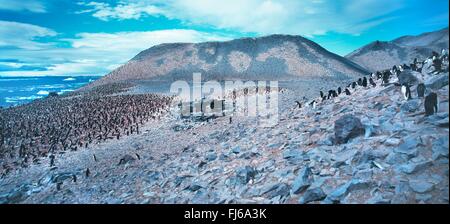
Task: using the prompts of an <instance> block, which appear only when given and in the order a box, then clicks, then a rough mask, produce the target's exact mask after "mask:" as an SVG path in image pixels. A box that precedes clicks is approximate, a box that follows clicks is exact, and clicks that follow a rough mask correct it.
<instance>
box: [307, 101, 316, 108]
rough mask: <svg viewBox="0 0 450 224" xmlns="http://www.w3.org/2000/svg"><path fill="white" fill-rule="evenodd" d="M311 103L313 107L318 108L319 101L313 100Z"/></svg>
mask: <svg viewBox="0 0 450 224" xmlns="http://www.w3.org/2000/svg"><path fill="white" fill-rule="evenodd" d="M309 105H310V106H312V108H313V109H316V105H317V103H316V101H315V100H313V101H312V102H311V103H309Z"/></svg>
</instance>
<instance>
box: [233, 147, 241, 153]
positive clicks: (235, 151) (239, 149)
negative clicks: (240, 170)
mask: <svg viewBox="0 0 450 224" xmlns="http://www.w3.org/2000/svg"><path fill="white" fill-rule="evenodd" d="M231 152H232V153H234V154H239V153H240V152H241V147H239V146H236V147H234V148H233V149H232V150H231Z"/></svg>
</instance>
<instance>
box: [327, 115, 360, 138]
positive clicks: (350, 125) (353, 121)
mask: <svg viewBox="0 0 450 224" xmlns="http://www.w3.org/2000/svg"><path fill="white" fill-rule="evenodd" d="M364 132H365V130H364V127H363V125H362V123H361V121H360V120H359V118H357V117H354V116H353V115H349V114H347V115H344V116H342V117H340V118H339V119H338V120H336V121H335V123H334V134H335V138H334V139H335V141H336V143H337V144H342V143H347V142H348V140H349V139H351V138H354V137H357V136H358V135H362V134H364Z"/></svg>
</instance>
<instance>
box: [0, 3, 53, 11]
mask: <svg viewBox="0 0 450 224" xmlns="http://www.w3.org/2000/svg"><path fill="white" fill-rule="evenodd" d="M0 10H11V11H30V12H36V13H44V12H47V10H46V8H45V6H44V4H43V3H42V2H40V1H37V0H0Z"/></svg>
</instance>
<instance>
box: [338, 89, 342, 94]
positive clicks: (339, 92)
mask: <svg viewBox="0 0 450 224" xmlns="http://www.w3.org/2000/svg"><path fill="white" fill-rule="evenodd" d="M341 93H342V89H341V87H338V95H339V94H341Z"/></svg>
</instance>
